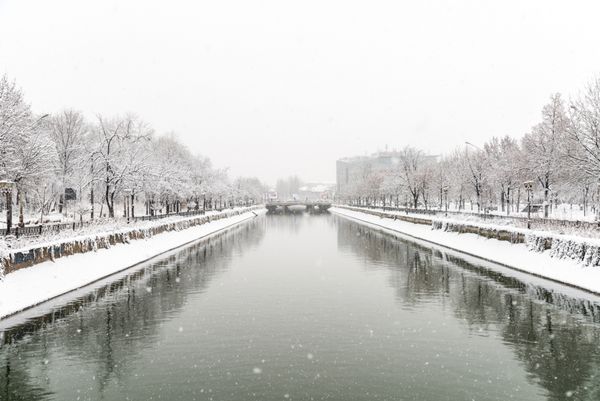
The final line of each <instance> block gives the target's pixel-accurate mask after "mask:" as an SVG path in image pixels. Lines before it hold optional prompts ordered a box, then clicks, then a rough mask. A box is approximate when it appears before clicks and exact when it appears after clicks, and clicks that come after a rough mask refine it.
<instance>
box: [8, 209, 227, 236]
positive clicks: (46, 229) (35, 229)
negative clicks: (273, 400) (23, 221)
mask: <svg viewBox="0 0 600 401" xmlns="http://www.w3.org/2000/svg"><path fill="white" fill-rule="evenodd" d="M225 209H227V208H215V209H206V211H205V210H202V209H199V210H188V211H185V212H177V213H169V214H155V215H144V216H136V217H131V218H123V219H119V220H112V219H99V220H89V221H83V222H72V223H54V224H52V223H51V224H37V225H31V226H25V227H18V226H14V227H12V228H11V229H10V233H8V234H7V230H6V229H5V228H0V237H1V236H7V235H14V236H15V237H17V238H19V237H35V236H39V235H42V234H57V233H60V232H61V231H65V230H71V231H75V230H78V229H80V228H84V227H90V226H94V225H100V224H102V223H111V222H122V223H125V222H126V223H127V224H129V223H136V222H138V221H151V220H159V219H164V218H166V217H173V216H182V217H186V216H198V215H203V214H205V213H206V212H212V211H215V212H220V211H222V210H225Z"/></svg>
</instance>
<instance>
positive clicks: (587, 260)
mask: <svg viewBox="0 0 600 401" xmlns="http://www.w3.org/2000/svg"><path fill="white" fill-rule="evenodd" d="M431 227H432V229H434V230H442V231H449V232H458V233H472V234H477V235H481V236H484V237H486V238H495V239H498V240H501V241H509V242H511V243H513V244H518V243H525V244H526V245H527V247H528V248H529V250H531V251H534V252H546V251H547V252H548V254H549V255H550V256H551V257H553V258H557V259H570V260H574V261H577V262H579V263H581V264H582V265H583V266H600V243H599V241H598V240H597V239H594V238H585V237H578V236H568V235H562V234H553V233H549V232H547V231H533V230H526V229H520V228H511V227H506V226H494V225H486V224H473V223H469V224H465V223H461V222H457V221H448V220H432V223H431Z"/></svg>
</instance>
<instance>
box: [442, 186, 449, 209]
mask: <svg viewBox="0 0 600 401" xmlns="http://www.w3.org/2000/svg"><path fill="white" fill-rule="evenodd" d="M442 191H444V205H445V207H446V214H445V215H446V217H448V186H447V185H446V186H444V187H443V188H442Z"/></svg>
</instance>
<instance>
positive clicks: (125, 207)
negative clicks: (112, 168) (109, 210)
mask: <svg viewBox="0 0 600 401" xmlns="http://www.w3.org/2000/svg"><path fill="white" fill-rule="evenodd" d="M123 193H124V194H125V195H124V198H123V217H127V223H129V194H130V193H131V189H129V188H125V189H123Z"/></svg>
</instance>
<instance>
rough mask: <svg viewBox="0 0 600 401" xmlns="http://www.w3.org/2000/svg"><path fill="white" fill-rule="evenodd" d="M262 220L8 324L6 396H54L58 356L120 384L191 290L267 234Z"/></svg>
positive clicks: (2, 392) (2, 371)
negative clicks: (51, 377) (52, 374)
mask: <svg viewBox="0 0 600 401" xmlns="http://www.w3.org/2000/svg"><path fill="white" fill-rule="evenodd" d="M261 220H262V219H257V220H253V221H250V222H247V223H246V224H243V225H241V226H238V227H235V228H233V229H231V230H229V231H228V232H226V233H222V234H218V235H216V236H213V237H211V238H209V239H207V240H206V241H202V242H201V243H198V244H196V245H193V246H190V247H188V248H185V249H183V250H182V251H181V252H178V253H177V254H173V255H170V256H169V257H167V258H165V259H162V260H160V261H158V262H155V263H152V264H150V265H148V266H147V267H144V268H143V269H141V270H139V271H136V272H134V273H132V274H130V275H128V276H126V277H125V278H123V279H121V280H118V281H116V282H113V283H111V284H109V285H107V286H105V287H102V288H100V289H97V290H95V291H93V292H92V293H90V294H88V295H86V296H84V297H82V298H80V299H78V300H76V301H74V302H72V303H70V304H69V305H66V306H65V307H63V308H60V309H57V310H56V311H53V312H52V313H50V314H47V315H45V316H41V317H39V318H36V319H33V320H31V321H30V322H27V323H25V324H23V325H19V326H16V327H13V328H10V329H7V330H6V331H5V332H4V333H3V337H2V338H1V339H2V348H0V399H1V400H21V399H23V400H25V399H27V400H41V399H47V398H49V394H48V393H47V390H46V388H47V387H48V383H47V382H46V381H47V380H48V379H47V373H45V372H44V370H47V369H52V368H53V366H52V355H51V354H54V355H56V354H58V355H61V356H62V357H66V358H67V359H76V360H81V361H87V362H89V363H90V364H91V366H93V370H94V371H95V377H96V380H95V383H96V384H97V386H98V390H99V392H102V391H103V389H104V387H105V386H106V385H107V384H108V383H109V382H110V381H111V380H113V379H115V380H117V382H120V381H121V380H122V379H123V377H124V376H126V375H130V374H131V371H130V369H129V367H130V365H131V363H132V361H134V360H136V358H137V357H138V355H139V354H140V352H141V351H142V349H144V348H146V347H148V346H149V345H148V344H149V343H151V342H153V341H156V340H157V339H158V332H159V330H160V325H161V322H162V321H163V320H168V319H170V318H171V317H172V316H173V315H175V314H177V313H178V312H179V311H180V310H181V309H182V308H183V307H184V305H185V304H186V302H187V299H188V296H189V295H190V293H197V292H202V291H204V290H205V289H206V288H207V287H208V286H209V284H210V282H211V280H212V279H213V278H215V277H216V276H217V275H218V274H219V273H221V272H223V271H225V270H226V269H227V268H228V266H229V263H230V260H231V257H232V255H234V254H240V253H242V252H243V251H244V250H247V249H248V248H249V247H253V246H255V245H257V244H258V243H259V242H260V241H261V240H262V238H263V236H264V229H265V227H264V222H263V221H261ZM25 355H26V357H25ZM40 367H42V368H41V369H40ZM19 397H21V398H19Z"/></svg>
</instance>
